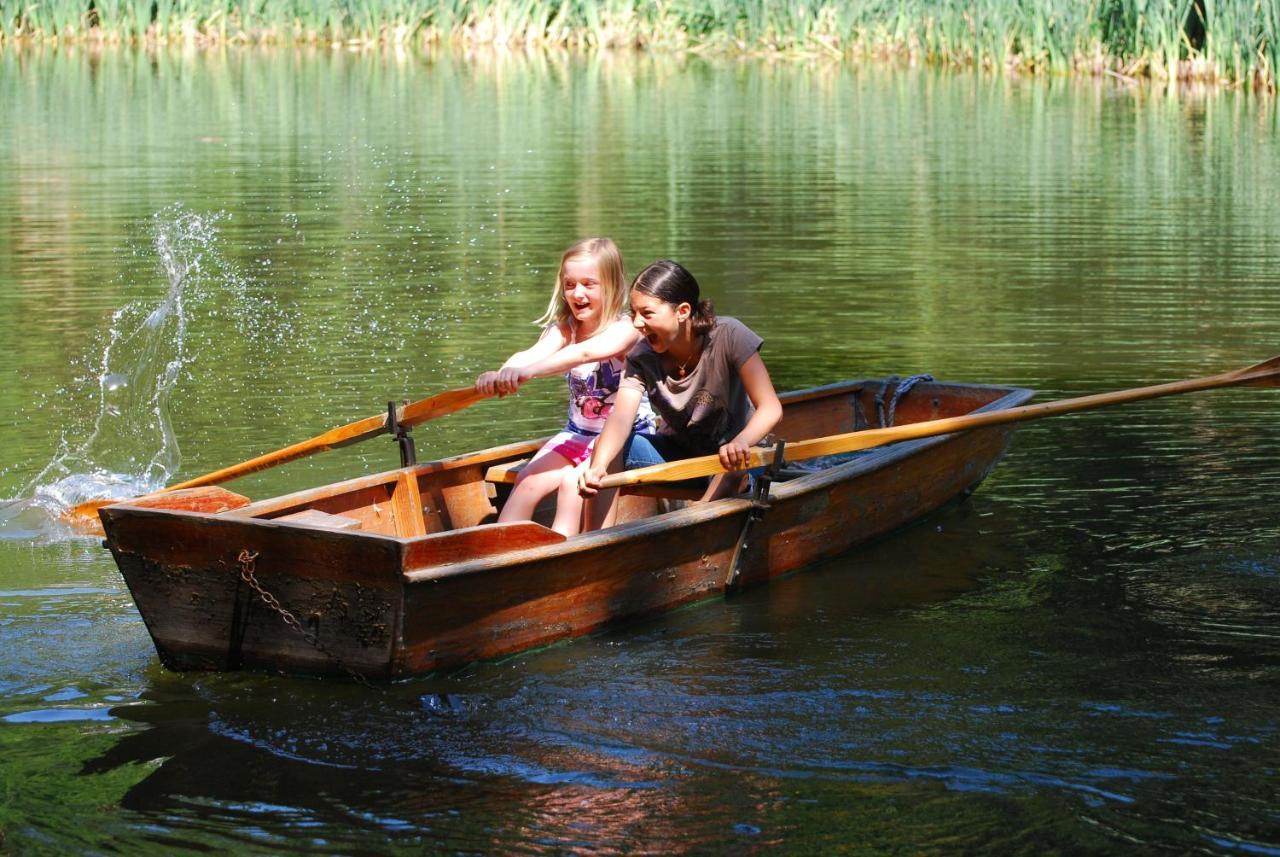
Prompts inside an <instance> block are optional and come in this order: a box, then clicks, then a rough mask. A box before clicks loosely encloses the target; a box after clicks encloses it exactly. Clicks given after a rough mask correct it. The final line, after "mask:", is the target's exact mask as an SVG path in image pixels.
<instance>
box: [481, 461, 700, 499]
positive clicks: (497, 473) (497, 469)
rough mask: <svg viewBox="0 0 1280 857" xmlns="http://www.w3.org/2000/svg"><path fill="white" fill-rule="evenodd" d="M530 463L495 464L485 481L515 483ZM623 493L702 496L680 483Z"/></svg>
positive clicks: (634, 487)
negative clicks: (522, 470)
mask: <svg viewBox="0 0 1280 857" xmlns="http://www.w3.org/2000/svg"><path fill="white" fill-rule="evenodd" d="M528 463H529V459H528V458H521V459H519V460H518V461H508V462H507V463H506V464H495V465H493V466H492V467H490V468H489V469H488V471H487V472H486V473H485V475H484V481H485V482H489V483H492V484H494V485H515V484H516V477H517V476H519V475H520V470H521V468H523V467H524V466H525V465H526V464H528ZM622 493H623V494H634V495H635V496H637V497H658V498H661V499H665V500H699V499H701V498H702V489H701V488H686V487H682V486H679V485H630V486H628V487H626V488H623V489H622Z"/></svg>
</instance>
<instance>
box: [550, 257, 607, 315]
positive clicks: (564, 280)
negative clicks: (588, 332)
mask: <svg viewBox="0 0 1280 857" xmlns="http://www.w3.org/2000/svg"><path fill="white" fill-rule="evenodd" d="M560 285H561V288H562V289H563V290H564V302H565V303H566V304H568V306H569V312H570V314H572V315H573V319H574V321H576V322H578V324H583V323H586V324H587V325H589V326H590V325H595V324H599V323H600V314H601V312H602V311H603V309H604V303H603V300H602V298H603V295H602V294H601V290H600V268H599V266H598V265H596V263H595V262H593V261H592V260H590V259H570V260H568V261H567V262H565V263H564V267H562V268H561V269H560Z"/></svg>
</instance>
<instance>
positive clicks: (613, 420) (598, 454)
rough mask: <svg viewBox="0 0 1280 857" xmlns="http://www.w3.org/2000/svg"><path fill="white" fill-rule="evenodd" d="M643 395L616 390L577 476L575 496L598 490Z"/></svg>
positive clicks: (634, 391) (624, 389)
mask: <svg viewBox="0 0 1280 857" xmlns="http://www.w3.org/2000/svg"><path fill="white" fill-rule="evenodd" d="M643 395H644V394H643V393H642V392H641V391H639V390H637V389H636V388H635V387H619V388H618V396H617V398H616V399H614V401H613V410H612V411H610V412H609V418H608V419H607V420H605V423H604V430H603V431H602V432H600V436H599V437H597V438H596V443H595V446H594V447H592V449H591V459H590V461H588V462H587V466H586V467H584V468H583V470H582V474H581V475H580V476H579V477H578V493H579V494H581V495H582V496H583V497H591V496H594V495H595V494H596V492H598V491H599V490H600V480H601V479H603V478H604V476H605V474H606V473H608V472H609V465H610V464H612V463H613V461H614V459H616V458H617V457H618V454H619V453H620V452H622V447H623V445H624V444H625V443H626V442H627V437H628V436H630V434H631V427H632V426H633V425H634V424H635V421H636V414H637V413H638V412H639V410H640V399H641V398H642V397H643Z"/></svg>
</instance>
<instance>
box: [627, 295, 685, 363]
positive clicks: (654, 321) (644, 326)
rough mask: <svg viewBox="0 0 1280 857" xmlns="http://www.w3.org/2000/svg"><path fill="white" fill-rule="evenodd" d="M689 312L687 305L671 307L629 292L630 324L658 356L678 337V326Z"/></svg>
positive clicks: (647, 296) (662, 302) (656, 298)
mask: <svg viewBox="0 0 1280 857" xmlns="http://www.w3.org/2000/svg"><path fill="white" fill-rule="evenodd" d="M691 312H692V309H691V308H690V306H689V305H688V304H687V303H682V304H674V305H673V304H669V303H667V302H666V301H664V300H663V299H662V298H658V297H654V296H653V295H646V294H644V293H643V292H638V291H635V290H634V289H633V290H632V292H631V324H632V325H634V326H635V329H636V330H638V331H640V334H641V335H642V336H644V338H645V341H646V342H648V343H649V347H650V348H652V349H653V350H654V351H656V352H658V353H659V354H661V353H662V352H664V351H666V350H668V349H669V348H670V347H671V343H672V342H674V341H675V340H676V338H677V337H679V335H680V325H681V323H682V322H684V321H685V320H687V319H688V318H689V315H690V313H691Z"/></svg>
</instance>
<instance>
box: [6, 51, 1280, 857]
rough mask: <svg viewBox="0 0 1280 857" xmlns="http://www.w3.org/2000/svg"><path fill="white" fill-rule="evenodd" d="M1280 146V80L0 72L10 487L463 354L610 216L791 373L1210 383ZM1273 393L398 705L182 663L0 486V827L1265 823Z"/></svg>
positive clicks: (1246, 833)
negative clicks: (1197, 86)
mask: <svg viewBox="0 0 1280 857" xmlns="http://www.w3.org/2000/svg"><path fill="white" fill-rule="evenodd" d="M1277 175H1280V119H1278V118H1277V112H1276V108H1275V106H1274V104H1273V103H1272V102H1271V101H1268V100H1253V99H1251V98H1249V97H1248V96H1246V95H1243V94H1240V93H1234V92H1231V91H1216V92H1191V93H1187V92H1183V93H1182V94H1180V95H1178V96H1170V95H1168V94H1165V93H1163V92H1159V91H1155V90H1149V89H1144V88H1126V87H1123V86H1120V85H1113V84H1111V83H1103V84H1097V85H1094V84H1082V83H1079V82H1065V81H1061V80H1055V79H1049V80H1035V81H1019V80H1011V79H1004V78H990V79H989V78H980V77H970V76H961V75H947V74H938V73H934V72H924V71H912V70H884V69H856V68H832V67H826V66H821V65H803V64H792V63H778V64H769V63H764V62H724V63H710V62H704V61H701V60H697V59H688V60H674V59H643V58H639V59H638V58H633V57H621V56H617V57H602V58H596V59H582V58H571V57H561V56H555V55H551V56H533V57H525V56H494V55H480V56H475V57H470V58H463V57H451V56H440V55H420V54H404V55H395V54H376V55H368V54H351V53H346V52H343V51H327V50H324V51H293V50H284V49H281V50H272V51H262V52H259V51H254V50H247V49H246V50H242V51H241V50H230V51H227V52H225V53H208V54H200V53H196V54H190V55H185V54H180V53H161V54H155V55H152V54H146V53H106V54H102V55H96V54H94V53H92V52H88V51H84V50H67V51H59V52H54V51H43V52H41V51H34V52H31V51H28V52H15V51H12V50H6V51H5V52H3V53H0V373H2V374H0V377H3V378H4V379H5V383H4V384H3V385H0V413H3V414H7V415H9V416H8V418H6V419H3V420H0V496H4V497H12V498H16V499H17V500H19V501H31V500H32V498H33V497H35V496H37V495H39V492H40V491H41V490H43V491H45V492H46V493H47V491H48V490H50V487H51V486H54V485H65V484H66V483H64V482H62V480H63V479H65V478H71V479H73V480H74V479H76V478H90V477H93V474H95V473H97V472H98V471H102V472H111V473H117V474H122V475H124V476H128V477H140V475H141V474H142V473H143V472H144V471H145V470H146V469H147V468H148V467H153V470H152V472H153V474H154V473H164V472H166V468H176V473H174V474H172V475H175V476H192V475H195V474H198V473H202V472H204V471H207V470H211V469H214V468H216V467H219V466H222V465H225V464H228V463H230V462H235V461H239V460H241V459H244V458H247V457H249V456H252V455H255V454H257V453H260V452H263V451H265V450H269V449H273V448H276V447H278V446H281V445H283V444H285V443H288V442H291V441H294V440H298V439H301V438H304V437H308V436H311V435H313V434H316V433H318V432H320V431H322V430H324V429H326V428H328V427H331V426H333V425H337V424H340V423H345V422H349V421H351V420H353V419H356V418H358V417H362V416H367V415H371V414H375V413H378V412H379V411H381V410H382V409H383V408H384V407H385V402H386V400H387V399H389V398H400V397H412V398H418V397H421V396H425V395H428V394H430V393H431V392H433V391H436V390H441V389H447V388H451V387H456V386H459V385H462V384H466V383H468V382H469V381H470V380H471V379H472V378H474V376H475V375H476V374H477V373H478V372H480V371H481V370H484V369H487V368H492V367H493V366H494V365H496V364H498V363H500V362H501V360H502V359H503V358H505V357H506V356H507V355H508V354H509V353H510V352H511V351H513V350H515V349H516V348H518V347H522V346H523V345H525V344H527V343H528V342H529V341H531V339H532V336H533V334H534V333H535V329H534V328H533V327H532V326H531V325H530V324H529V322H530V321H532V319H534V318H536V317H537V316H538V315H539V314H540V313H541V310H542V308H543V307H544V306H545V302H546V297H547V293H548V291H549V288H550V284H551V279H552V277H553V276H554V266H555V263H556V261H557V260H558V258H559V253H560V250H561V249H562V248H563V247H564V246H565V245H567V244H569V243H570V242H571V241H573V240H575V239H577V238H579V237H583V236H587V235H595V234H607V235H610V236H612V237H613V238H615V239H616V240H617V241H618V243H619V245H620V246H621V247H622V250H623V253H624V256H625V258H626V261H627V265H628V269H629V270H630V271H635V270H638V269H639V267H641V266H642V265H643V264H645V263H647V262H649V261H652V260H653V259H656V258H660V257H670V258H674V259H677V260H679V261H681V262H682V263H684V264H685V265H686V266H687V267H689V268H690V269H691V270H692V271H694V273H695V274H696V275H697V276H698V278H699V279H700V281H701V282H702V284H703V287H704V290H705V291H706V292H707V293H709V295H710V296H711V297H712V298H714V300H715V301H716V305H717V308H718V309H719V311H720V312H722V313H724V314H729V315H734V316H737V317H740V318H742V319H743V320H744V321H746V322H747V323H748V324H750V325H751V326H752V327H753V328H755V329H756V330H757V331H759V332H760V334H761V335H762V336H763V337H764V339H765V341H766V345H765V351H764V355H765V358H766V361H767V363H768V366H769V369H770V371H771V373H772V375H773V377H774V379H775V382H776V383H777V385H778V387H779V388H782V389H788V388H795V387H801V386H810V385H813V384H818V383H824V382H830V381H836V380H840V379H844V378H850V377H868V376H883V375H887V374H891V373H897V374H901V375H907V374H911V373H915V372H930V373H933V374H934V375H935V376H937V377H939V378H946V379H955V380H971V381H982V382H992V383H1007V384H1018V385H1025V386H1030V387H1035V388H1037V389H1038V390H1040V391H1041V398H1042V399H1048V398H1058V397H1060V396H1063V395H1076V394H1083V393H1089V392H1096V391H1101V390H1107V389H1117V388H1122V387H1131V386H1138V385H1143V384H1147V383H1153V382H1157V381H1165V380H1176V379H1180V378H1187V377H1194V376H1198V375H1204V374H1212V373H1216V372H1219V371H1224V370H1228V369H1233V368H1238V367H1241V366H1245V365H1247V364H1250V363H1252V362H1256V361H1258V360H1261V359H1264V358H1267V357H1270V356H1273V355H1274V354H1275V353H1277V352H1280V347H1277V346H1278V344H1280V193H1277V191H1276V180H1275V177H1276V176H1277ZM182 272H185V274H183V273H182ZM104 355H105V357H104ZM166 371H170V372H172V377H171V379H170V381H169V382H166V383H160V382H159V381H158V380H157V379H159V378H161V377H163V375H164V373H165V372H166ZM104 377H109V378H110V379H111V383H102V379H103V378H104ZM157 386H159V387H160V388H161V391H160V393H159V394H157V392H156V389H157ZM112 387H114V389H109V388H112ZM563 396H564V393H563V389H562V387H561V385H559V384H557V383H556V382H552V381H544V382H539V383H538V384H536V385H532V386H530V387H529V388H527V389H526V391H525V392H522V393H521V395H520V396H519V397H517V398H515V399H511V400H504V401H499V402H486V403H483V404H481V405H478V406H476V407H474V408H472V409H470V410H468V411H465V412H462V413H459V414H455V415H453V416H450V417H448V418H447V419H444V420H441V421H438V422H436V423H432V424H431V425H429V426H425V427H423V428H422V429H420V430H419V431H418V432H417V434H418V435H419V440H418V444H419V450H420V455H423V456H434V455H443V454H448V453H453V452H458V451H462V450H466V449H473V448H479V447H482V446H485V445H490V444H493V443H498V442H504V441H508V440H515V439H520V438H523V437H528V436H532V435H537V434H543V433H546V432H548V431H550V430H551V429H552V428H554V427H555V426H556V424H557V422H558V421H559V420H561V419H562V418H563V410H564V400H563ZM1277 413H1280V397H1277V395H1276V393H1275V392H1274V391H1270V392H1269V391H1264V390H1234V391H1222V392H1215V393H1207V394H1199V395H1196V396H1187V397H1178V398H1174V399H1168V400H1163V401H1159V402H1151V403H1147V404H1142V405H1134V406H1128V407H1125V408H1122V409H1115V410H1109V411H1099V412H1096V413H1090V414H1086V415H1079V416H1076V417H1067V418H1062V419H1058V420H1049V421H1044V422H1038V423H1031V424H1028V425H1026V426H1025V427H1023V428H1020V429H1019V431H1018V433H1017V436H1016V441H1015V445H1014V448H1013V450H1012V452H1011V453H1010V455H1009V456H1008V457H1007V458H1006V459H1005V461H1004V462H1003V463H1002V464H1001V465H1000V467H999V468H998V469H997V471H996V472H995V474H994V475H993V476H992V477H991V478H990V479H989V480H988V481H987V483H986V484H985V485H984V486H983V487H982V489H981V490H980V491H979V492H978V493H977V494H976V495H975V496H974V497H973V498H972V499H971V500H970V501H969V502H968V503H967V504H965V505H964V506H962V507H960V508H958V509H954V510H952V511H949V512H947V513H946V514H944V515H943V516H941V517H939V518H936V519H933V520H931V521H929V522H928V523H926V524H924V525H921V526H918V527H915V528H913V529H911V530H909V531H907V532H905V533H902V534H900V535H898V536H896V537H894V538H891V539H889V540H887V541H884V542H882V543H880V544H878V545H876V546H874V547H873V548H871V549H868V550H865V551H862V552H859V553H857V554H855V555H851V556H849V557H847V558H845V559H842V560H840V561H836V562H832V563H828V564H826V565H824V566H822V567H820V568H818V569H814V570H812V571H810V572H808V573H806V574H804V575H799V576H796V577H794V578H791V579H789V580H786V581H783V582H780V583H778V584H775V585H773V586H770V587H768V588H766V589H763V590H756V591H753V592H748V593H745V594H744V595H743V596H742V597H740V598H737V599H734V600H732V601H729V602H726V603H724V604H720V603H713V604H709V605H703V606H700V607H697V608H695V609H691V610H686V611H681V612H678V613H675V614H672V615H670V616H667V617H663V618H660V619H657V620H654V621H651V622H647V623H643V624H640V625H637V626H634V627H632V628H628V629H623V630H620V631H616V632H612V633H609V634H607V635H603V636H599V637H594V638H591V639H588V640H581V641H577V642H575V643H572V644H569V645H564V646H558V647H554V648H552V649H548V650H543V651H539V652H534V653H530V654H527V655H523V656H519V657H515V658H511V659H507V660H504V661H502V662H498V663H486V664H479V665H476V666H473V667H470V668H467V669H465V670H462V671H461V672H459V673H456V674H451V675H447V676H432V677H428V678H424V679H419V680H416V681H412V682H408V683H404V684H401V685H397V686H395V687H393V688H391V689H389V690H388V691H387V692H385V693H377V694H374V693H370V692H368V691H366V690H364V689H363V688H359V687H357V686H352V685H346V684H341V683H334V682H314V681H302V680H295V679H285V678H276V677H272V676H264V675H179V674H174V673H169V672H167V671H165V670H164V669H163V668H161V667H160V666H159V664H158V661H157V659H156V657H155V653H154V649H153V648H152V646H151V642H150V639H149V637H148V636H147V633H146V629H145V627H144V626H143V624H142V622H141V620H140V619H139V617H138V615H137V613H136V612H135V610H134V608H133V605H132V602H131V600H130V598H129V595H128V592H127V591H126V589H125V588H124V586H123V583H122V582H121V581H120V579H119V577H118V575H117V573H116V571H115V569H114V566H113V564H112V562H111V560H110V558H109V556H108V555H107V554H106V553H105V552H104V551H102V550H101V549H100V548H99V547H98V545H97V543H96V542H95V541H93V540H83V539H81V540H69V539H67V538H66V537H65V536H64V535H62V534H61V533H60V532H59V531H58V530H57V529H56V528H55V527H54V526H53V525H52V524H51V523H49V522H48V521H47V519H46V518H45V517H41V513H40V507H39V504H35V505H34V506H31V507H30V508H27V507H24V509H25V511H24V512H23V514H22V516H20V517H18V518H14V519H10V520H8V521H7V523H5V525H4V527H3V530H2V532H0V536H2V538H0V854H2V853H14V854H28V853H35V854H42V853H50V854H52V853H67V852H73V853H102V852H104V851H107V850H110V849H118V850H125V851H128V852H130V853H157V854H161V853H163V854H168V853H174V852H182V851H196V850H204V849H213V850H215V851H243V852H247V853H281V852H286V851H288V852H293V851H300V852H306V853H343V854H347V853H383V852H387V851H393V852H395V851H403V852H406V853H409V852H413V853H417V852H419V851H421V850H423V849H424V848H433V849H437V850H442V851H457V852H484V851H501V852H509V851H517V852H523V853H531V852H532V853H564V852H566V851H568V852H573V851H621V852H663V853H669V852H679V851H689V852H695V853H706V852H714V851H734V852H738V851H778V852H782V853H812V852H829V851H833V850H844V851H851V852H866V853H884V852H895V851H897V852H908V853H916V852H926V853H945V852H954V851H971V852H977V851H999V852H1004V853H1027V854H1040V853H1045V852H1057V853H1108V852H1110V853H1131V852H1134V851H1148V852H1157V851H1159V852H1167V851H1173V852H1186V851H1190V850H1197V849H1198V850H1201V851H1208V852H1220V853H1240V852H1241V851H1242V850H1243V851H1245V852H1247V853H1280V803H1278V802H1277V800H1276V798H1275V786H1274V784H1275V779H1276V771H1277V766H1278V765H1280V752H1277V749H1276V746H1277V744H1276V742H1277V731H1278V726H1280V723H1278V720H1277V715H1276V713H1275V700H1276V699H1277V698H1280V697H1278V696H1277V690H1280V688H1278V687H1277V685H1278V684H1280V637H1278V636H1277V631H1276V622H1277V618H1278V617H1280V518H1278V517H1277V513H1276V512H1275V509H1276V508H1280V464H1277V462H1280V429H1278V428H1277V420H1276V415H1277ZM95 429H96V432H97V433H96V434H95V433H94V432H95ZM395 461H396V459H395V453H394V449H393V446H392V444H391V443H390V442H385V443H379V442H377V441H371V442H369V443H367V444H364V445H361V446H359V447H355V448H350V449H346V450H341V451H337V452H333V453H329V454H327V455H325V456H320V457H316V458H312V459H308V460H306V461H302V462H298V463H296V464H293V465H289V466H287V467H285V468H282V469H279V470H274V471H269V472H266V473H263V474H258V475H255V476H253V477H249V478H247V479H244V480H241V481H240V482H237V483H234V485H233V486H232V487H234V488H236V490H238V491H241V492H242V493H246V494H248V495H250V496H252V497H255V498H259V497H267V496H271V495H274V494H277V493H281V492H283V491H287V490H292V489H296V488H301V487H305V486H308V485H315V484H321V483H324V482H329V481H333V480H335V479H338V478H342V477H345V476H350V475H353V474H355V473H359V472H372V471H374V470H378V469H384V468H386V467H390V466H394V464H395ZM51 464H52V465H53V466H52V467H50V465H51ZM99 475H101V474H99ZM95 478H96V477H95ZM41 496H44V495H41Z"/></svg>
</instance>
